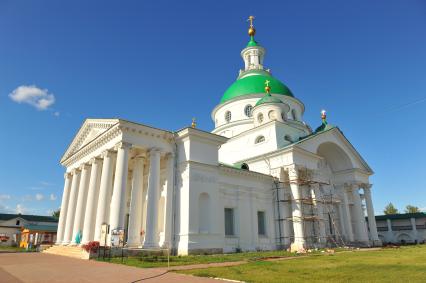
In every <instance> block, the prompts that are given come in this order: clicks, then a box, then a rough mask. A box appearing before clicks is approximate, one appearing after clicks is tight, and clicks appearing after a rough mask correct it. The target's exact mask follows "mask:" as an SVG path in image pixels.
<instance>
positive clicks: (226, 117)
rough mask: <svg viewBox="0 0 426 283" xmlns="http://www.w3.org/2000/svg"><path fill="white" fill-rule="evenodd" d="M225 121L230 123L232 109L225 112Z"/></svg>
mask: <svg viewBox="0 0 426 283" xmlns="http://www.w3.org/2000/svg"><path fill="white" fill-rule="evenodd" d="M225 121H226V122H227V123H229V122H230V121H231V111H226V113H225Z"/></svg>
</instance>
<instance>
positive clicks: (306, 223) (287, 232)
mask: <svg viewBox="0 0 426 283" xmlns="http://www.w3.org/2000/svg"><path fill="white" fill-rule="evenodd" d="M290 170H295V171H296V170H297V171H296V172H289V170H283V173H284V174H281V178H280V180H279V181H278V180H277V181H276V182H275V190H274V191H275V196H274V197H275V202H276V222H277V228H278V234H279V235H278V237H277V242H278V243H277V245H278V246H280V247H281V248H288V246H289V245H290V244H291V243H293V242H294V241H295V240H297V239H296V236H295V233H294V229H293V227H294V224H295V222H301V225H302V231H303V240H304V242H305V243H306V247H307V248H324V247H336V246H346V244H345V242H344V240H343V238H342V235H341V230H340V228H339V225H338V223H336V211H335V208H336V207H337V205H339V204H340V200H339V198H337V197H336V195H335V192H334V189H333V184H332V183H331V182H330V181H325V178H323V177H322V176H320V175H319V173H318V171H314V170H312V169H307V168H299V169H290ZM289 176H292V178H290V177H289ZM292 186H293V188H292ZM296 191H297V193H294V192H296ZM297 209H299V211H296V210H297ZM340 217H342V216H341V215H340Z"/></svg>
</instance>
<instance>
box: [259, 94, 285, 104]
mask: <svg viewBox="0 0 426 283" xmlns="http://www.w3.org/2000/svg"><path fill="white" fill-rule="evenodd" d="M266 103H283V102H282V101H281V99H279V98H276V97H274V96H272V95H265V96H264V97H262V98H261V99H259V101H258V102H257V103H256V105H255V106H259V105H261V104H266Z"/></svg>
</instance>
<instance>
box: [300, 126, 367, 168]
mask: <svg viewBox="0 0 426 283" xmlns="http://www.w3.org/2000/svg"><path fill="white" fill-rule="evenodd" d="M326 142H331V143H334V144H336V145H338V146H339V147H340V148H341V149H342V150H343V151H344V152H345V154H347V156H348V157H349V158H350V160H351V161H352V164H353V165H352V166H354V168H358V169H361V170H363V171H365V172H367V173H368V174H373V170H372V169H371V168H370V166H369V165H368V164H367V162H366V161H365V160H364V158H363V157H362V156H361V154H359V152H358V151H357V150H356V149H355V147H354V146H353V145H352V144H351V143H350V141H349V140H348V139H347V138H346V136H345V135H344V134H343V133H342V131H340V129H339V128H337V127H333V128H331V129H330V130H327V131H323V132H320V133H317V134H314V135H312V136H311V137H309V138H306V139H304V140H302V141H299V142H298V143H297V144H296V145H297V147H300V148H302V149H304V150H306V151H308V152H311V153H313V154H317V150H318V147H319V146H320V145H321V144H323V143H326Z"/></svg>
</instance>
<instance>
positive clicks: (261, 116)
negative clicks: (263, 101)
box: [257, 113, 263, 123]
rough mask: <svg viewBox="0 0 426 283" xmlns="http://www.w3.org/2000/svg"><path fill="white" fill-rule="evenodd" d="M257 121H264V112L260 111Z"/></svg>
mask: <svg viewBox="0 0 426 283" xmlns="http://www.w3.org/2000/svg"><path fill="white" fill-rule="evenodd" d="M257 121H259V123H262V122H263V114H262V113H259V115H257Z"/></svg>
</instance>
